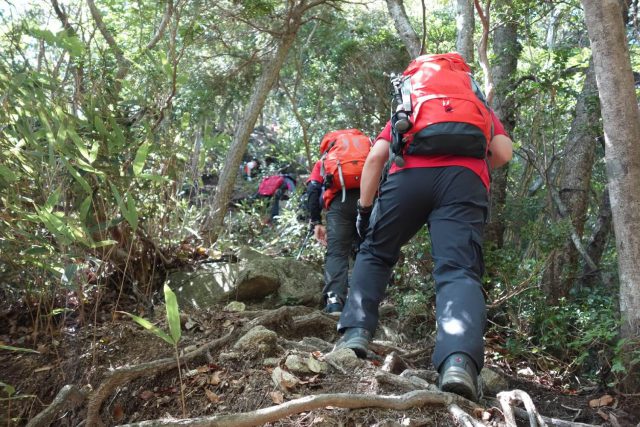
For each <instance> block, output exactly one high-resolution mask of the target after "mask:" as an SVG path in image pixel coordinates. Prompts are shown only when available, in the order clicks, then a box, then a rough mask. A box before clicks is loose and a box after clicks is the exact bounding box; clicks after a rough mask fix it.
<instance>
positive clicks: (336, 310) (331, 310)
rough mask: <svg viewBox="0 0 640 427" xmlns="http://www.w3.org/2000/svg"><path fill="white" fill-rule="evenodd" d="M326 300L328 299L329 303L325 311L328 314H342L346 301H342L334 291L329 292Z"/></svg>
mask: <svg viewBox="0 0 640 427" xmlns="http://www.w3.org/2000/svg"><path fill="white" fill-rule="evenodd" d="M325 300H326V301H327V305H326V306H325V307H324V310H322V311H324V312H325V313H327V314H330V315H331V316H338V317H339V316H340V315H341V314H342V309H343V307H344V303H343V302H342V299H341V298H340V297H339V296H338V295H336V294H335V293H334V292H329V293H327V296H326V298H325Z"/></svg>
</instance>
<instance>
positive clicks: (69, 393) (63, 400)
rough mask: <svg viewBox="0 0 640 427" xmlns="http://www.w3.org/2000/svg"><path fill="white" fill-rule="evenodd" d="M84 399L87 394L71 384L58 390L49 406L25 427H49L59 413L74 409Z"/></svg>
mask: <svg viewBox="0 0 640 427" xmlns="http://www.w3.org/2000/svg"><path fill="white" fill-rule="evenodd" d="M86 398H87V392H86V391H85V390H80V389H79V388H78V387H76V386H74V385H72V384H67V385H66V386H64V387H62V388H61V389H60V391H59V392H58V394H57V395H56V397H55V398H54V399H53V402H51V404H50V405H49V406H47V407H46V408H45V409H44V410H43V411H42V412H40V413H39V414H38V415H36V416H35V417H33V418H32V419H31V421H29V422H28V423H27V427H46V426H49V425H51V423H52V422H53V420H54V419H55V418H56V417H57V416H58V414H59V413H60V412H62V411H66V410H69V409H74V408H76V407H77V406H79V405H80V404H82V402H84V400H85V399H86Z"/></svg>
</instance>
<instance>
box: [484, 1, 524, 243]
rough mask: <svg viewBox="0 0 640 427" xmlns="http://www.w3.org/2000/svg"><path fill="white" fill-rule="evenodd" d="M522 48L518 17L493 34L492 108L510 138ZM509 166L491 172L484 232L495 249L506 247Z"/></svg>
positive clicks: (502, 4)
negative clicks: (505, 208) (488, 205)
mask: <svg viewBox="0 0 640 427" xmlns="http://www.w3.org/2000/svg"><path fill="white" fill-rule="evenodd" d="M509 5H510V1H509V0H499V1H497V2H496V3H495V5H494V7H495V10H497V11H500V10H502V9H504V8H506V7H508V6H509ZM508 15H509V16H512V15H513V14H508ZM520 50H521V47H520V45H519V44H518V24H517V21H516V20H515V18H513V19H512V20H510V21H508V22H503V23H501V24H500V25H498V26H497V27H496V28H495V30H494V33H493V51H494V54H495V55H494V59H493V65H492V67H491V73H492V74H493V80H494V84H495V97H494V99H493V109H494V111H495V112H496V115H497V116H498V118H499V119H500V121H501V122H502V124H503V125H504V128H505V130H506V131H507V133H508V134H509V135H512V134H513V129H514V128H515V124H516V110H515V106H514V102H513V97H512V96H511V95H510V92H511V91H512V87H513V78H514V76H515V73H516V69H517V68H518V56H519V55H520ZM508 175H509V164H506V165H505V166H503V167H502V168H500V169H498V170H496V171H494V172H493V173H492V181H491V216H492V218H491V222H490V223H489V224H488V225H487V227H486V229H485V241H486V242H487V243H488V244H489V246H492V247H494V248H501V247H502V246H503V245H504V231H505V223H504V218H503V212H504V206H505V203H506V200H507V178H508Z"/></svg>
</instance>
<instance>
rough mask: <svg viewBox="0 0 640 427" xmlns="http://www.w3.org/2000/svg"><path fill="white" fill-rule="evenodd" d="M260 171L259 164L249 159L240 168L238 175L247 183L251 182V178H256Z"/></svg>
mask: <svg viewBox="0 0 640 427" xmlns="http://www.w3.org/2000/svg"><path fill="white" fill-rule="evenodd" d="M259 171H260V162H259V161H258V160H257V159H251V160H249V161H246V162H244V163H243V164H242V166H240V174H241V175H242V178H244V179H246V180H247V181H251V180H252V179H253V178H255V177H256V176H258V172H259Z"/></svg>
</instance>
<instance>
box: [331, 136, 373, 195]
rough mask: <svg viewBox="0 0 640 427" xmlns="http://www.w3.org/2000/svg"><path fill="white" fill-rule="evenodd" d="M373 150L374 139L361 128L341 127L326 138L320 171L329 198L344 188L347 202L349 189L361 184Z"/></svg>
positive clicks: (343, 192)
mask: <svg viewBox="0 0 640 427" xmlns="http://www.w3.org/2000/svg"><path fill="white" fill-rule="evenodd" d="M370 150H371V140H370V139H369V137H367V136H366V135H365V134H363V133H362V132H360V131H359V130H358V129H345V130H337V131H333V132H329V133H327V134H326V135H325V136H324V137H323V138H322V142H321V143H320V154H321V155H322V157H321V160H322V167H321V169H320V173H321V175H322V178H323V179H324V187H325V192H328V194H327V197H325V200H330V199H331V198H333V196H335V194H336V193H337V192H338V191H340V190H342V201H343V202H344V200H345V196H346V191H347V190H350V189H352V188H360V176H361V175H362V168H363V166H364V162H365V160H366V159H367V156H368V155H369V151H370Z"/></svg>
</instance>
